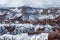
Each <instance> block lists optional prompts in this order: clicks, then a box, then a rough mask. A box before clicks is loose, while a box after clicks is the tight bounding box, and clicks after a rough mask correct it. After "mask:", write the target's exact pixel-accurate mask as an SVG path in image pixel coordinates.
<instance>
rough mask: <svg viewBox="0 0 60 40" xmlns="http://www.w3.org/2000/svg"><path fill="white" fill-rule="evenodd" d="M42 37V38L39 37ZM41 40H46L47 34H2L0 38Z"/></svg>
mask: <svg viewBox="0 0 60 40" xmlns="http://www.w3.org/2000/svg"><path fill="white" fill-rule="evenodd" d="M40 36H42V38H41V37H40ZM40 38H41V40H42V39H43V38H45V39H48V33H41V34H37V35H32V36H29V35H28V34H27V33H22V34H17V35H10V34H4V35H1V36H0V39H5V40H6V39H7V40H9V39H10V40H13V39H15V40H38V39H39V40H40Z"/></svg>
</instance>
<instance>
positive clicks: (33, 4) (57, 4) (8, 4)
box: [0, 0, 60, 8]
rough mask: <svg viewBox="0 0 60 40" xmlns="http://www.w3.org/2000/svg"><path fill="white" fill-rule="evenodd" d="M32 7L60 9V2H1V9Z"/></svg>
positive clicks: (17, 0) (33, 0) (8, 0)
mask: <svg viewBox="0 0 60 40" xmlns="http://www.w3.org/2000/svg"><path fill="white" fill-rule="evenodd" d="M24 5H25V6H30V7H37V8H38V7H39V8H47V7H60V0H0V7H18V6H24Z"/></svg>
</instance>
